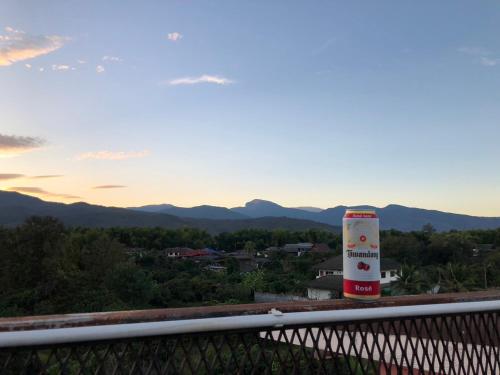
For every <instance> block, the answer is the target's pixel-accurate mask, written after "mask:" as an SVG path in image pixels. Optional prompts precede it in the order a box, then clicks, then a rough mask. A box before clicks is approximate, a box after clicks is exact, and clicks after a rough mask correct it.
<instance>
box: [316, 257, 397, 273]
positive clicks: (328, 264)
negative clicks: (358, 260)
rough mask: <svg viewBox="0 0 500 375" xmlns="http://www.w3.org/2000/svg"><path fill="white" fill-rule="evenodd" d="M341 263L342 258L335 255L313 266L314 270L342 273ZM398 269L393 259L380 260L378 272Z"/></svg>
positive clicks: (342, 266)
mask: <svg viewBox="0 0 500 375" xmlns="http://www.w3.org/2000/svg"><path fill="white" fill-rule="evenodd" d="M343 262H344V261H343V256H342V255H337V256H335V257H333V258H330V259H327V260H325V261H324V262H322V263H319V264H317V265H315V266H314V269H317V270H334V271H342V270H343V268H344V265H343ZM400 267H401V265H400V264H399V263H398V262H397V261H395V260H394V259H391V258H382V259H380V271H389V270H396V269H398V268H400Z"/></svg>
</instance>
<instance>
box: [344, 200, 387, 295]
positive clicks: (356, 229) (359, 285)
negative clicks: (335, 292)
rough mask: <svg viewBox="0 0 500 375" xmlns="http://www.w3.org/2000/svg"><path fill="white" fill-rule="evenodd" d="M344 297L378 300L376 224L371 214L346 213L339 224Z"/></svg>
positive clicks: (362, 212) (374, 216) (378, 252)
mask: <svg viewBox="0 0 500 375" xmlns="http://www.w3.org/2000/svg"><path fill="white" fill-rule="evenodd" d="M342 238H343V261H344V262H343V263H344V271H343V275H344V297H346V298H353V299H361V300H374V299H377V298H379V297H380V248H379V247H380V241H379V222H378V217H377V214H376V212H375V211H374V210H349V209H348V210H346V213H345V215H344V218H343V220H342Z"/></svg>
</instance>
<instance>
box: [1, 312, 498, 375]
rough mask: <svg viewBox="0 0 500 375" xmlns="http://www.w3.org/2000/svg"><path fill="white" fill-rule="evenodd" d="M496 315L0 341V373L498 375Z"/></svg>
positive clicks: (214, 326)
mask: <svg viewBox="0 0 500 375" xmlns="http://www.w3.org/2000/svg"><path fill="white" fill-rule="evenodd" d="M365 310H367V311H368V310H374V309H365ZM377 310H378V309H377ZM392 310H394V309H392ZM476 310H477V309H476ZM296 314H311V313H296ZM312 314H314V313H312ZM499 314H500V309H491V308H490V309H489V310H486V311H473V312H459V313H446V314H443V313H440V314H432V315H416V314H415V316H408V313H405V314H404V315H405V316H402V317H397V316H396V317H394V316H393V315H397V312H396V313H394V311H392V312H391V314H390V316H392V317H383V318H380V317H379V318H375V319H361V318H360V317H359V316H358V317H354V318H353V319H354V320H352V321H349V319H347V318H346V316H347V317H348V316H349V312H348V311H347V312H345V313H344V314H343V315H342V317H341V318H339V319H331V320H332V321H330V322H329V321H323V322H318V323H310V322H307V323H304V324H297V323H295V324H288V323H287V320H286V319H285V320H284V322H283V324H273V325H272V326H269V327H256V328H241V329H225V327H224V325H222V328H221V327H219V326H217V325H215V324H214V325H212V326H211V327H208V328H206V329H204V331H203V332H192V331H193V329H187V330H186V332H184V333H172V334H161V335H158V336H151V335H148V336H145V337H144V336H143V337H141V336H140V335H139V336H137V337H128V338H119V339H116V338H114V339H111V340H98V341H77V342H71V341H75V340H73V339H71V338H68V340H66V341H68V342H58V343H55V344H50V345H37V346H29V345H24V344H22V345H19V344H15V345H16V346H12V347H9V345H8V338H7V341H6V339H5V338H4V340H3V344H2V345H3V346H4V348H2V349H0V373H1V374H16V375H17V374H68V375H69V374H71V375H72V374H307V373H315V374H316V373H319V374H499V373H500V352H499V351H500V319H499ZM285 315H287V314H285ZM264 317H265V316H264ZM297 317H298V318H300V316H297ZM234 318H235V317H233V318H217V319H219V320H217V319H208V320H210V321H211V323H210V324H212V322H213V323H216V322H217V321H219V322H223V320H220V319H234ZM241 318H244V319H252V316H246V317H241ZM298 318H297V319H298ZM277 319H278V320H279V317H278V318H277ZM294 319H295V320H294V321H297V319H296V318H294ZM198 320H201V319H198ZM299 320H300V319H299ZM304 320H305V321H306V320H307V319H304ZM319 320H325V319H319ZM186 322H189V321H183V323H186ZM169 323H172V322H169ZM143 324H144V323H143ZM145 324H148V323H145ZM122 326H127V325H122ZM187 326H188V327H189V324H188V325H187ZM93 328H96V327H93ZM76 329H77V330H78V329H82V328H76ZM173 332H174V331H173ZM23 333H24V334H26V332H23ZM9 334H11V335H12V334H16V333H15V332H9V333H0V338H1V337H2V335H9ZM5 337H10V336H5ZM26 337H29V336H26ZM59 341H61V340H59Z"/></svg>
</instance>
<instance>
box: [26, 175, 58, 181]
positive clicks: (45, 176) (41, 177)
mask: <svg viewBox="0 0 500 375" xmlns="http://www.w3.org/2000/svg"><path fill="white" fill-rule="evenodd" d="M58 177H63V175H62V174H44V175H40V176H31V177H30V178H33V179H35V180H39V179H43V178H58Z"/></svg>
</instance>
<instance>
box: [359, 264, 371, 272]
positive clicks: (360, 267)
mask: <svg viewBox="0 0 500 375" xmlns="http://www.w3.org/2000/svg"><path fill="white" fill-rule="evenodd" d="M369 269H370V265H369V264H366V263H365V262H359V263H358V270H363V271H368V270H369Z"/></svg>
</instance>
